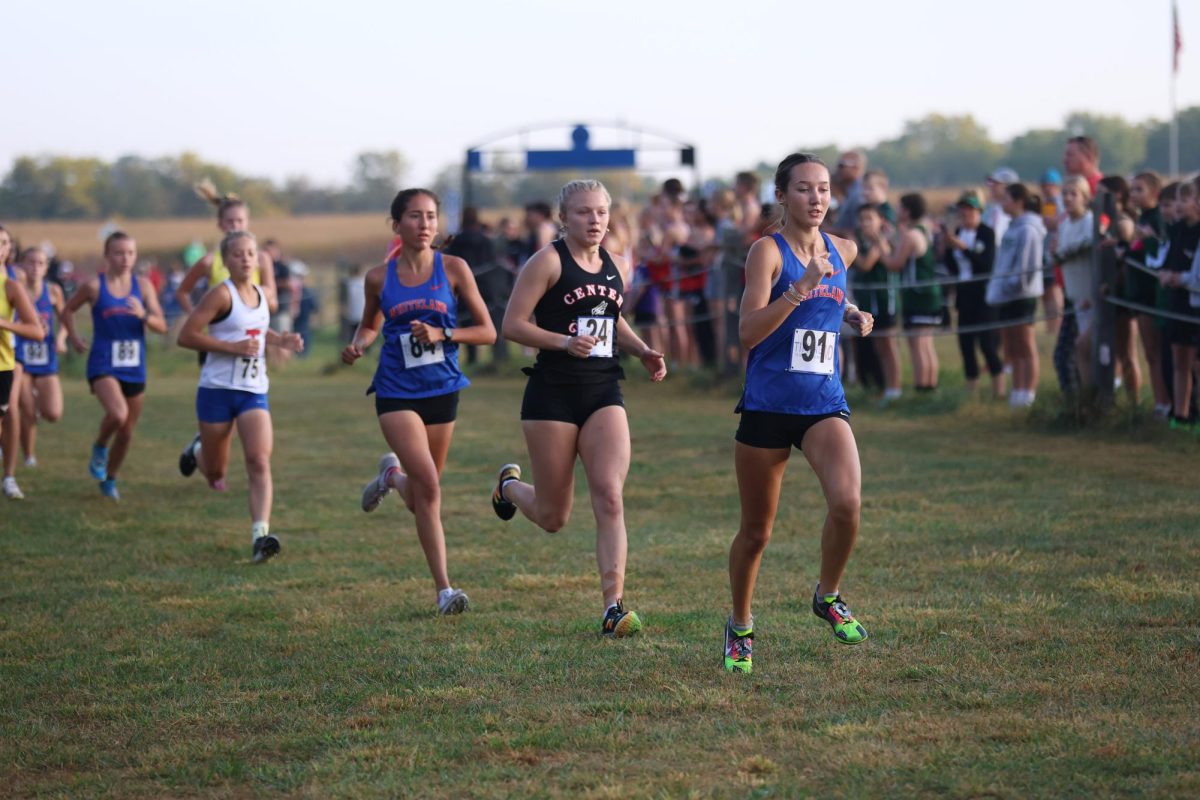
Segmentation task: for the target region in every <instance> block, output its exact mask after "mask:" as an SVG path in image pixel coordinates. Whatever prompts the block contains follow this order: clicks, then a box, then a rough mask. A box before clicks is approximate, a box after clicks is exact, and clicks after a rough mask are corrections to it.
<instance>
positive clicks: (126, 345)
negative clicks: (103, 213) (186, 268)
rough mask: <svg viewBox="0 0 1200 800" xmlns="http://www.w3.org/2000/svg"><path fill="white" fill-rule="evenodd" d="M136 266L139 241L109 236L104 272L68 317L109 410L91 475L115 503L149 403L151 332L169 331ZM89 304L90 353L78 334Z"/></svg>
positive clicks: (70, 334)
mask: <svg viewBox="0 0 1200 800" xmlns="http://www.w3.org/2000/svg"><path fill="white" fill-rule="evenodd" d="M136 263H137V243H136V242H134V240H133V237H132V236H130V235H129V234H127V233H124V232H122V231H116V232H115V233H112V234H109V236H108V238H107V239H105V240H104V264H105V267H104V272H102V273H101V274H99V275H97V276H96V277H95V278H92V279H91V280H90V281H88V282H87V283H85V284H84V285H82V286H80V287H79V289H78V290H77V291H76V292H75V294H73V295H71V299H70V300H68V301H67V307H66V308H65V309H63V314H62V322H63V327H65V328H66V329H67V338H68V340H69V341H70V342H71V346H72V347H74V348H75V350H76V351H77V352H79V353H83V352H85V351H86V352H87V353H88V361H87V379H88V383H89V384H91V387H92V393H93V394H95V395H96V399H97V400H99V401H100V406H101V407H102V408H103V409H104V418H103V419H101V420H100V432H99V435H98V436H97V437H96V442H95V444H93V445H92V457H91V459H90V460H89V461H88V472H89V473H91V476H92V477H93V478H95V479H96V480H97V481H99V482H100V493H101V494H102V495H104V496H105V497H107V498H108V499H110V500H113V501H119V500H120V499H121V494H120V492H119V491H118V490H117V473H118V471H119V470H120V469H121V465H122V464H124V463H125V456H126V455H127V454H128V453H129V445H130V442H132V441H133V431H134V429H135V428H136V427H137V423H138V419H139V418H140V417H141V415H142V403H143V401H144V400H145V392H146V329H147V328H149V329H150V330H152V331H154V332H155V333H166V332H167V320H166V318H165V317H163V313H162V308H161V307H159V305H158V296H157V295H156V294H155V292H154V285H153V284H151V283H150V281H149V280H148V279H146V278H143V277H141V276H138V275H134V274H133V267H134V264H136ZM84 303H89V304H90V305H91V307H92V346H91V349H90V350H88V345H87V342H85V341H84V340H83V339H82V338H80V336H79V334H78V333H76V332H75V312H76V311H77V310H78V309H79V307H80V306H82V305H83V304H84ZM110 445H111V449H110Z"/></svg>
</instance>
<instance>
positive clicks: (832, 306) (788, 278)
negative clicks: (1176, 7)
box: [724, 153, 874, 672]
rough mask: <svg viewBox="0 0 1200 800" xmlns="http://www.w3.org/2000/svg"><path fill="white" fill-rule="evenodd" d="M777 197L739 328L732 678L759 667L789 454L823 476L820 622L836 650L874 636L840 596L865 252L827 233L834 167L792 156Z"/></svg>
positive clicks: (854, 506) (852, 496) (850, 510)
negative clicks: (854, 269)
mask: <svg viewBox="0 0 1200 800" xmlns="http://www.w3.org/2000/svg"><path fill="white" fill-rule="evenodd" d="M775 196H776V198H777V200H778V202H779V206H780V208H781V210H782V214H783V219H782V227H781V228H780V229H779V231H778V232H777V233H775V234H773V235H771V236H767V237H764V238H762V239H759V240H758V241H757V242H755V243H754V245H753V246H752V247H751V248H750V254H749V256H748V257H747V260H746V289H745V292H744V294H743V296H742V308H741V320H740V323H739V335H740V337H741V341H742V346H743V347H744V348H745V349H747V350H748V351H749V357H748V360H747V365H746V383H745V388H744V390H743V393H742V399H741V402H740V403H738V407H737V412H738V413H740V414H741V422H740V424H739V425H738V430H737V435H736V437H735V438H736V439H737V445H736V449H735V464H736V470H737V478H738V492H739V495H740V498H741V508H742V519H741V527H740V528H739V530H738V533H737V536H736V537H735V538H734V540H733V544H732V545H731V547H730V549H729V583H730V587H731V589H732V593H733V613H732V615H731V616H730V617H729V619H728V620H727V621H726V623H725V646H724V658H725V669H726V670H728V671H730V672H750V671H751V669H752V663H753V662H752V654H751V650H752V644H753V639H754V617H753V615H752V614H751V610H750V604H751V599H752V597H753V594H754V585H755V582H756V580H757V578H758V569H759V566H760V565H761V563H762V554H763V551H764V550H765V549H766V546H767V542H768V541H769V540H770V538H771V528H772V526H773V525H774V522H775V512H776V509H777V508H778V506H779V496H780V490H781V488H782V485H783V475H784V471H785V469H786V467H787V462H788V457H789V456H790V455H791V449H792V447H796V448H797V449H799V450H801V452H803V453H804V456H805V458H806V459H808V463H809V465H810V466H812V468H813V471H814V472H816V473H817V478H818V480H819V481H820V482H821V488H822V490H823V492H824V494H825V500H826V503H827V504H828V514H827V515H826V517H825V525H824V529H823V531H822V535H821V574H820V582H819V583H818V584H817V589H816V592H815V593H814V595H813V605H812V607H813V613H815V614H816V615H817V616H818V617H820V618H821V619H823V620H825V621H826V622H827V623H829V625H830V626H831V627H832V628H833V633H834V636H835V638H836V639H837V640H838V641H839V642H842V643H845V644H857V643H859V642H861V641H863V640H864V639H866V638H867V632H866V630H864V629H863V627H862V625H860V624H859V623H858V621H857V620H855V619H854V615H853V614H851V613H850V610H849V609H848V608H847V607H846V605H845V604H844V603H843V602H842V598H841V595H840V594H839V584H840V582H841V578H842V574H843V573H844V572H845V569H846V562H847V561H848V560H849V558H850V552H851V550H853V548H854V542H855V539H856V538H857V537H858V525H859V506H860V498H861V485H862V470H861V467H860V466H859V460H858V446H857V445H856V444H855V441H854V433H853V432H852V431H851V429H850V423H849V419H850V409H849V406H848V405H847V404H846V395H845V393H844V391H843V389H842V381H841V369H840V367H841V364H840V363H839V361H840V358H839V356H838V351H839V348H838V332H839V331H840V330H841V327H842V323H843V322H847V323H849V324H850V325H851V326H853V327H854V328H855V329H856V330H857V332H858V333H859V334H860V335H862V336H866V335H868V334H869V333H870V332H871V329H872V326H873V325H874V318H873V317H872V316H871V315H870V314H868V313H866V312H865V311H860V310H859V309H858V308H856V307H855V306H853V305H850V304H848V303H846V267H848V266H849V265H850V264H852V263H854V258H855V256H856V255H857V254H858V248H857V246H856V245H855V243H854V242H852V241H850V240H847V239H841V238H839V237H836V236H829V235H826V234H824V233H822V232H821V231H820V226H821V224H822V222H824V219H825V214H826V212H828V210H829V198H830V194H829V169H828V168H827V167H826V166H825V165H824V164H823V163H822V162H821V161H820V159H818V158H817V157H816V156H812V155H807V154H803V153H793V154H792V155H790V156H788V157H787V158H785V159H784V160H783V161H782V162H780V164H779V168H778V169H777V170H776V172H775Z"/></svg>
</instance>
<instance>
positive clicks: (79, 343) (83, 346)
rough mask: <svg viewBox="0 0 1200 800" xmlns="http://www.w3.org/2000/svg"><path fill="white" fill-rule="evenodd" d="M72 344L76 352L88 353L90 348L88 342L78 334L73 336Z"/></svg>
mask: <svg viewBox="0 0 1200 800" xmlns="http://www.w3.org/2000/svg"><path fill="white" fill-rule="evenodd" d="M71 346H72V347H74V348H75V352H76V353H86V352H87V349H88V344H87V342H86V341H84V340H83V339H81V338H79V336H78V335H76V336H72V337H71Z"/></svg>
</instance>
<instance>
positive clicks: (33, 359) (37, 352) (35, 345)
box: [21, 342, 50, 367]
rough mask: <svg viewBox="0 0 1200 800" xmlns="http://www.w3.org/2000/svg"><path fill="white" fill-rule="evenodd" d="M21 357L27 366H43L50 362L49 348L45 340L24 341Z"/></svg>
mask: <svg viewBox="0 0 1200 800" xmlns="http://www.w3.org/2000/svg"><path fill="white" fill-rule="evenodd" d="M21 359H22V360H23V361H24V362H25V366H27V367H44V366H46V365H47V364H49V363H50V348H49V347H47V346H46V343H45V342H25V343H24V347H23V348H22V350H21Z"/></svg>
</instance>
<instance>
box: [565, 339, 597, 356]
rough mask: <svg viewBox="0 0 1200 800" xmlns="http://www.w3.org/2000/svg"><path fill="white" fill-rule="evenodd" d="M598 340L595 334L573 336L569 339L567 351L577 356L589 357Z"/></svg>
mask: <svg viewBox="0 0 1200 800" xmlns="http://www.w3.org/2000/svg"><path fill="white" fill-rule="evenodd" d="M598 341H600V340H599V339H597V338H596V337H595V336H572V337H570V338H569V339H567V353H568V354H569V355H573V356H575V357H576V358H587V357H588V356H589V355H591V352H592V348H593V347H595V346H596V342H598Z"/></svg>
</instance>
